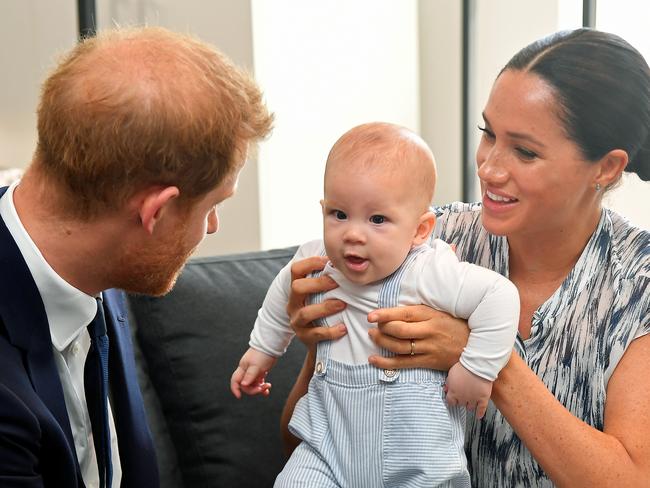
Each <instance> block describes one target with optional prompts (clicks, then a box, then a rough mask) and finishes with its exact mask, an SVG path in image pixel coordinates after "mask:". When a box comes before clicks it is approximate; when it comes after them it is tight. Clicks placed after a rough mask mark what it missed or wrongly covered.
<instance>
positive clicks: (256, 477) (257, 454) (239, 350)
mask: <svg viewBox="0 0 650 488" xmlns="http://www.w3.org/2000/svg"><path fill="white" fill-rule="evenodd" d="M294 252H295V248H287V249H281V250H275V251H263V252H255V253H245V254H239V255H229V256H221V257H212V258H198V259H194V260H190V262H189V263H188V264H187V265H186V266H185V269H184V270H183V272H182V273H181V276H180V277H179V279H178V282H177V283H176V286H175V287H174V289H173V290H172V291H171V292H170V293H169V294H168V295H166V296H164V297H161V298H151V297H144V296H131V297H129V300H130V305H131V311H132V312H133V314H134V316H135V320H136V322H137V324H138V326H137V337H138V342H139V344H140V347H141V348H142V352H143V355H144V357H145V359H146V362H147V367H148V371H149V375H150V379H151V382H152V384H153V386H154V388H155V391H156V393H157V395H158V397H159V400H160V405H161V407H162V411H163V413H164V416H165V418H166V421H167V425H168V427H169V433H170V436H171V440H172V442H173V445H174V447H175V449H176V454H177V458H178V462H179V465H180V469H181V473H182V477H183V481H184V484H185V486H188V487H190V486H191V487H204V486H205V487H208V486H213V487H216V486H237V487H242V488H244V487H249V486H250V487H256V488H259V487H264V486H272V485H273V480H274V479H275V476H276V475H277V473H278V472H279V471H280V470H281V469H282V466H283V464H284V462H285V459H284V456H283V454H282V444H281V441H280V427H279V422H280V420H279V419H280V414H281V411H282V407H283V405H284V401H285V399H286V397H287V395H288V393H289V390H290V389H291V386H292V385H293V382H294V380H295V378H296V376H297V374H298V371H299V370H300V367H301V365H302V361H303V359H304V356H305V349H304V347H303V346H302V345H301V344H300V343H299V342H298V341H294V342H293V343H292V345H291V346H290V348H289V350H288V351H287V353H286V354H285V355H284V356H283V357H282V358H281V359H280V360H279V361H278V363H277V364H276V366H275V367H274V368H273V370H272V371H271V373H270V374H269V381H270V382H271V383H272V384H273V388H272V392H271V395H270V397H267V398H263V397H244V398H243V399H241V400H236V399H235V398H234V397H233V395H232V394H231V393H230V376H231V373H232V372H233V370H234V369H235V367H236V366H237V363H238V361H239V358H240V357H241V355H242V354H243V352H244V351H245V350H246V349H247V347H248V338H249V334H250V331H251V329H252V327H253V323H254V321H255V317H256V315H257V310H258V309H259V307H260V306H261V304H262V301H263V299H264V296H265V294H266V290H267V289H268V287H269V285H270V283H271V281H272V280H273V278H274V277H275V275H276V274H277V273H278V271H279V270H280V269H281V268H282V266H284V265H285V264H286V263H287V262H288V261H289V259H290V258H291V257H292V256H293V254H294Z"/></svg>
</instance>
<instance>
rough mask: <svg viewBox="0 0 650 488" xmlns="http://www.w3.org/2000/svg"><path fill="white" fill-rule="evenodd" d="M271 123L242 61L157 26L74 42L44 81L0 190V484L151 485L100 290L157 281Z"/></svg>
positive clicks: (136, 408)
mask: <svg viewBox="0 0 650 488" xmlns="http://www.w3.org/2000/svg"><path fill="white" fill-rule="evenodd" d="M271 124H272V116H271V115H270V114H269V113H268V111H267V109H266V107H265V106H264V104H263V102H262V96H261V93H260V91H259V89H258V88H257V87H256V85H255V84H254V83H253V82H252V81H251V80H250V79H249V78H248V77H247V76H246V75H245V74H244V73H242V72H241V71H240V70H238V69H237V68H235V67H234V66H233V65H232V64H231V63H230V62H229V61H228V60H227V59H226V58H225V57H224V56H223V55H221V54H219V53H218V52H216V51H215V50H214V49H213V48H211V47H209V46H206V45H205V44H202V43H201V42H198V41H196V40H194V39H191V38H189V37H187V36H181V35H177V34H174V33H171V32H169V31H166V30H164V29H159V28H143V29H130V30H116V31H111V32H106V33H102V34H100V35H99V36H98V37H96V38H91V39H88V40H86V41H84V42H83V43H81V44H79V45H77V46H76V47H75V48H74V49H73V50H72V51H71V52H70V53H69V54H68V55H67V56H66V57H65V58H64V59H63V60H62V62H61V63H60V64H59V66H58V67H57V68H56V70H55V71H54V72H53V73H52V74H51V75H50V76H49V77H48V79H47V80H46V81H45V84H44V86H43V91H42V97H41V102H40V105H39V109H38V145H37V148H36V151H35V154H34V158H33V160H32V163H31V165H30V166H29V168H28V169H27V171H26V173H25V175H24V177H23V179H22V180H21V181H20V182H19V183H18V184H14V185H12V186H11V187H9V188H8V189H7V188H3V189H1V190H0V265H1V266H2V274H1V275H0V486H3V487H5V486H16V487H27V486H29V487H31V486H46V487H78V486H84V485H86V486H114V487H115V486H120V484H121V486H129V487H130V486H137V487H138V488H142V487H149V486H157V485H158V473H157V468H156V459H155V454H154V451H153V445H152V442H151V437H150V433H149V430H148V428H147V425H146V419H145V414H144V410H143V405H142V398H141V395H140V391H139V388H138V385H137V378H136V376H135V364H134V359H133V353H132V346H131V343H130V338H129V334H130V333H129V329H128V321H127V318H126V313H125V309H124V297H123V295H122V292H118V291H117V290H115V289H114V288H118V289H123V290H127V291H130V292H135V293H146V294H153V295H162V294H164V293H166V292H168V291H169V290H170V289H171V288H172V286H173V284H174V281H175V279H176V277H177V275H178V273H179V272H180V269H181V267H182V266H183V264H184V262H185V260H186V259H187V257H188V256H189V255H190V254H191V252H192V251H193V249H194V248H195V247H196V246H197V245H198V243H199V242H200V241H201V239H202V238H203V237H204V235H205V234H206V233H213V232H216V231H217V228H218V217H217V212H216V205H217V204H218V203H219V202H221V201H223V200H225V199H226V198H228V197H230V196H232V194H233V193H234V191H235V187H236V184H237V178H238V175H239V171H240V170H241V168H242V166H243V164H244V161H245V159H246V154H247V151H248V146H249V144H251V143H254V142H255V141H257V140H259V139H260V138H263V137H265V136H266V135H267V134H268V133H269V132H270V129H271ZM102 316H105V320H104V319H102ZM104 323H105V324H106V325H105V327H106V330H107V333H106V334H104V332H103V330H104V329H103V327H104V325H103V324H104ZM87 326H89V328H88V329H87ZM106 343H107V344H108V346H107V347H106ZM106 357H107V358H108V385H109V386H108V390H110V397H109V401H108V402H107V400H106V398H107V388H106V386H105V381H106V375H105V374H104V373H103V372H102V370H103V369H104V370H105V369H106V367H105V361H106ZM91 371H92V372H91ZM102 385H104V386H102ZM102 388H103V389H102ZM87 399H88V400H87ZM93 432H94V435H93Z"/></svg>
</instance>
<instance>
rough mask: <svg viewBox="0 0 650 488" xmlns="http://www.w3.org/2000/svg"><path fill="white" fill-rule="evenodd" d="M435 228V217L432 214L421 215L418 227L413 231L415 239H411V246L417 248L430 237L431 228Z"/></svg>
mask: <svg viewBox="0 0 650 488" xmlns="http://www.w3.org/2000/svg"><path fill="white" fill-rule="evenodd" d="M435 226H436V216H435V215H434V213H433V212H425V213H423V214H422V216H421V217H420V220H419V221H418V227H417V229H416V231H415V237H413V245H414V246H419V245H420V244H422V243H423V242H425V241H426V240H427V239H428V238H429V236H430V235H431V232H433V228H434V227H435Z"/></svg>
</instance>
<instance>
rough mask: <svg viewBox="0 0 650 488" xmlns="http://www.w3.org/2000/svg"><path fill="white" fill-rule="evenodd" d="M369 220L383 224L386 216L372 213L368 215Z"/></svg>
mask: <svg viewBox="0 0 650 488" xmlns="http://www.w3.org/2000/svg"><path fill="white" fill-rule="evenodd" d="M370 222H372V223H373V224H383V223H384V222H386V217H384V216H383V215H373V216H372V217H370Z"/></svg>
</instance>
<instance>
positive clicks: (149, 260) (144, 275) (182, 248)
mask: <svg viewBox="0 0 650 488" xmlns="http://www.w3.org/2000/svg"><path fill="white" fill-rule="evenodd" d="M185 233H186V227H185V226H183V228H181V229H178V230H177V231H176V232H175V233H174V235H173V236H170V237H169V239H167V240H165V241H163V242H160V243H159V244H158V245H156V246H154V247H153V248H152V249H133V248H132V249H128V250H125V253H124V255H123V256H122V259H121V260H120V264H119V265H118V266H117V269H115V270H114V273H113V280H112V282H113V283H114V284H115V285H114V287H115V288H120V289H122V290H124V291H126V292H129V293H137V294H143V295H152V296H162V295H165V294H167V293H168V292H169V291H171V289H172V288H173V287H174V284H175V283H176V279H177V278H178V276H179V274H180V272H181V270H182V269H183V266H184V265H185V262H186V261H187V259H188V258H189V257H190V255H191V254H192V253H193V252H194V249H195V248H190V249H187V247H186V245H185V244H184V238H185Z"/></svg>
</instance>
